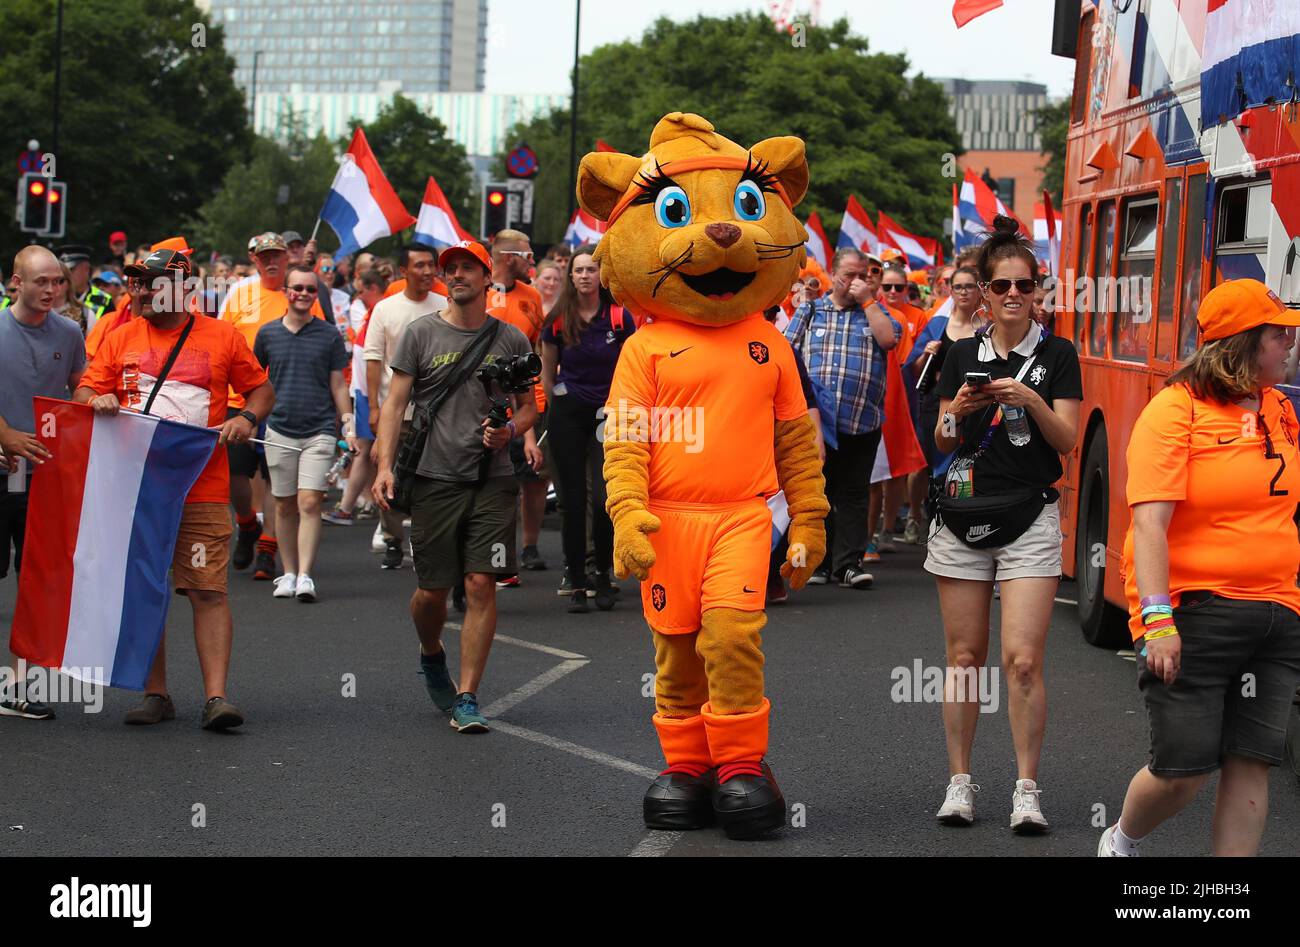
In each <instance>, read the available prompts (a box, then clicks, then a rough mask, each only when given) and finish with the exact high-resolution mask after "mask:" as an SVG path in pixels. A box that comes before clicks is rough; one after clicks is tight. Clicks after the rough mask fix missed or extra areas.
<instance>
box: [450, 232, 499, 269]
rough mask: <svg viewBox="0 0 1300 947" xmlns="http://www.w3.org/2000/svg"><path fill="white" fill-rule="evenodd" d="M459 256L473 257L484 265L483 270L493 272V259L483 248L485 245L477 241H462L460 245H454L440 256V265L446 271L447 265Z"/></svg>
mask: <svg viewBox="0 0 1300 947" xmlns="http://www.w3.org/2000/svg"><path fill="white" fill-rule="evenodd" d="M457 256H471V257H473V258H474V259H475V260H477V261H478V262H479V263H482V264H483V269H485V270H487V271H488V272H489V273H491V272H492V257H491V256H489V255H488V252H487V250H485V249H484V248H483V244H481V243H478V242H477V241H474V240H462V241H461V242H460V243H453V244H452V245H451V246H449V247H448V248H447V249H446V250H443V251H442V253H440V254H438V265H439V266H440V267H442V268H443V269H444V270H445V269H446V268H447V263H448V262H449V261H450V260H451V259H452V258H453V257H457Z"/></svg>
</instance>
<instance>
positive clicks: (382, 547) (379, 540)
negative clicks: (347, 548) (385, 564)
mask: <svg viewBox="0 0 1300 947" xmlns="http://www.w3.org/2000/svg"><path fill="white" fill-rule="evenodd" d="M387 549H388V543H386V542H384V524H383V523H382V522H380V523H376V524H375V535H373V536H371V537H370V551H371V552H385V551H387Z"/></svg>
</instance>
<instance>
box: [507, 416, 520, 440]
mask: <svg viewBox="0 0 1300 947" xmlns="http://www.w3.org/2000/svg"><path fill="white" fill-rule="evenodd" d="M506 427H508V428H510V439H511V440H512V441H513V440H514V439H515V438H516V437H518V436H519V432H518V429H516V428H515V422H514V421H507V422H506Z"/></svg>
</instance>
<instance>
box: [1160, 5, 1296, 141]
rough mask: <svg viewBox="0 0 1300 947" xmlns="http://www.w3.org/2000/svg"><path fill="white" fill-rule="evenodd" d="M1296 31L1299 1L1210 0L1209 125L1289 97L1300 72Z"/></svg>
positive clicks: (1205, 91) (1205, 92)
mask: <svg viewBox="0 0 1300 947" xmlns="http://www.w3.org/2000/svg"><path fill="white" fill-rule="evenodd" d="M1184 6H1186V4H1184ZM1297 34H1300V4H1297V3H1296V2H1295V0H1209V3H1208V6H1207V7H1206V13H1205V42H1204V44H1203V46H1202V54H1201V114H1202V115H1203V116H1204V123H1205V125H1206V127H1209V126H1210V125H1217V124H1219V123H1220V122H1225V121H1228V120H1230V119H1233V118H1236V117H1237V116H1238V115H1240V114H1241V112H1242V111H1243V110H1244V109H1247V108H1253V107H1255V106H1258V105H1264V104H1266V103H1271V102H1273V101H1275V100H1276V101H1281V102H1285V101H1287V99H1288V98H1289V97H1290V96H1291V94H1292V90H1293V89H1294V83H1293V80H1294V79H1295V77H1296V76H1300V44H1298V43H1297V42H1296V36H1297ZM1148 55H1150V54H1148Z"/></svg>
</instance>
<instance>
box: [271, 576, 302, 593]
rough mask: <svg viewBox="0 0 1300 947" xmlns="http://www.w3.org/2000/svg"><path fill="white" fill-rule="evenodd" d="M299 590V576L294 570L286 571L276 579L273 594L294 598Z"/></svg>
mask: <svg viewBox="0 0 1300 947" xmlns="http://www.w3.org/2000/svg"><path fill="white" fill-rule="evenodd" d="M297 592H298V577H297V576H296V575H294V574H293V573H292V572H286V573H285V574H284V575H282V576H280V577H279V578H278V579H276V580H275V587H274V588H273V589H272V591H271V594H272V595H274V596H275V597H276V598H293V597H294V595H295V594H297Z"/></svg>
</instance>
